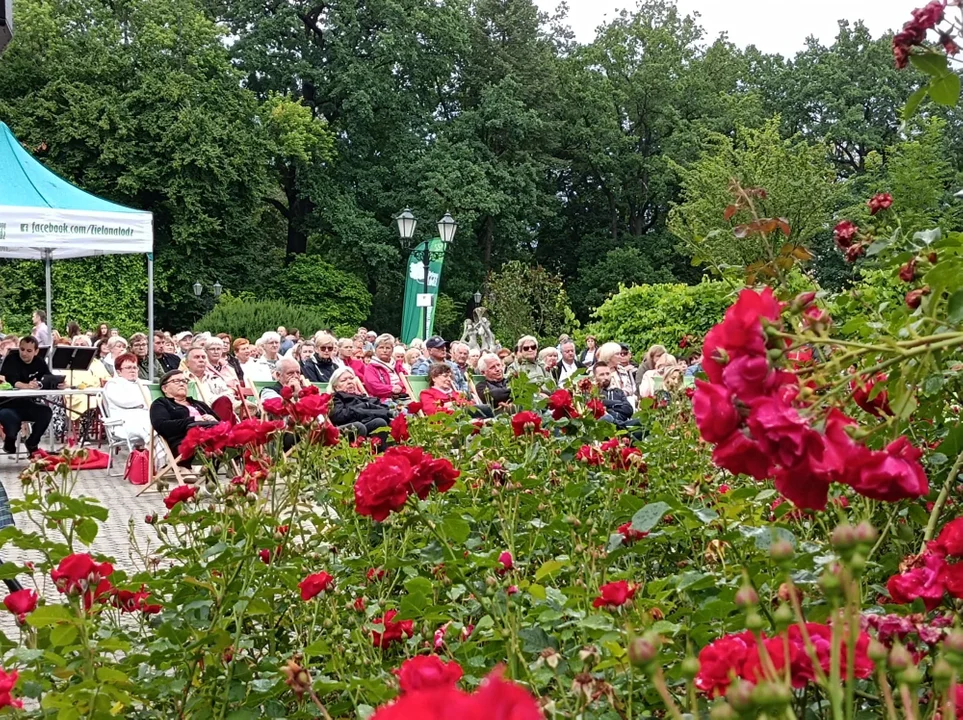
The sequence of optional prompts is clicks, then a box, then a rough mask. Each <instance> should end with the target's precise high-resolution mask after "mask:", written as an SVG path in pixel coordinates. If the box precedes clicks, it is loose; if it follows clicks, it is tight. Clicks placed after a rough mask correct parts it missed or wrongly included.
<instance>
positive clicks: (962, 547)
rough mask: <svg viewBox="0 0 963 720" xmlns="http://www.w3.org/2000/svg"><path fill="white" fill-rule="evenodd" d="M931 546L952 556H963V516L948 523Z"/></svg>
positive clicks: (932, 548)
mask: <svg viewBox="0 0 963 720" xmlns="http://www.w3.org/2000/svg"><path fill="white" fill-rule="evenodd" d="M930 546H931V550H934V551H937V552H940V553H942V554H943V555H947V556H949V557H951V558H963V517H958V518H956V520H951V521H950V522H948V523H946V525H944V526H943V529H942V530H940V534H939V535H938V536H937V538H936V540H934V541H933V542H932V543H930Z"/></svg>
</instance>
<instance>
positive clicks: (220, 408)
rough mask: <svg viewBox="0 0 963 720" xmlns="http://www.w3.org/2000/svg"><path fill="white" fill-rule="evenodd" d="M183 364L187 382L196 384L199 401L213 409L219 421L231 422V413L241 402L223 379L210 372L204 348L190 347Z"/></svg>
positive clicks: (235, 410)
mask: <svg viewBox="0 0 963 720" xmlns="http://www.w3.org/2000/svg"><path fill="white" fill-rule="evenodd" d="M218 342H220V341H218ZM184 364H185V365H186V366H187V369H186V370H185V371H183V372H184V373H185V375H186V376H187V379H188V381H189V382H193V383H197V394H198V395H199V396H200V399H201V400H203V401H204V402H206V403H207V404H208V405H209V406H210V407H212V408H214V414H215V415H216V416H217V417H219V418H220V419H221V420H227V421H228V422H230V421H231V420H233V413H235V412H237V410H238V409H239V408H240V406H241V400H240V398H239V397H238V396H237V393H235V392H234V391H233V390H232V389H231V388H230V387H229V386H228V384H227V383H226V382H224V380H223V378H221V377H220V376H219V375H217V374H216V373H214V372H213V371H212V370H211V368H210V366H209V364H208V361H207V350H206V348H204V347H197V346H195V347H192V348H191V349H190V352H188V353H187V358H186V359H185V360H184ZM222 398H223V399H222Z"/></svg>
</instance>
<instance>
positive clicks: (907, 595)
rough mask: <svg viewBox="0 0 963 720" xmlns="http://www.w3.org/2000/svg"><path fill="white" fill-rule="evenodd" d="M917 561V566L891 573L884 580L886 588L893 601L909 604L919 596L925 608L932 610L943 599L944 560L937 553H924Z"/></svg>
mask: <svg viewBox="0 0 963 720" xmlns="http://www.w3.org/2000/svg"><path fill="white" fill-rule="evenodd" d="M919 562H920V563H922V564H921V565H920V566H919V567H915V568H913V569H911V570H909V571H907V572H905V573H903V574H902V575H893V576H892V577H891V578H890V579H889V580H888V581H887V582H886V589H887V591H889V596H890V597H891V598H893V602H894V603H899V604H901V605H902V604H909V603H911V602H913V601H914V600H915V599H916V598H920V599H921V600H922V601H923V603H924V605H926V609H927V610H933V609H934V608H935V607H936V606H937V605H939V604H940V602H941V601H942V600H943V593H944V592H945V587H944V585H943V570H944V569H945V568H946V562H945V561H944V560H943V558H941V557H940V556H939V555H924V556H923V557H921V558H920V559H919Z"/></svg>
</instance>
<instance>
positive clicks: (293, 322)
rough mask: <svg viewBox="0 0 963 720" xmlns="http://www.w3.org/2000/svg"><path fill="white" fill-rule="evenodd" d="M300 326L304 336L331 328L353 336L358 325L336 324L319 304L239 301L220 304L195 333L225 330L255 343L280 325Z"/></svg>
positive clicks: (199, 324) (232, 335) (199, 321)
mask: <svg viewBox="0 0 963 720" xmlns="http://www.w3.org/2000/svg"><path fill="white" fill-rule="evenodd" d="M280 325H283V326H284V327H286V328H288V329H291V328H297V329H298V330H300V331H301V334H302V336H307V335H312V334H314V333H315V332H317V331H318V330H332V331H334V333H335V334H336V335H337V336H339V337H345V336H347V337H351V336H352V335H354V333H355V332H356V331H357V329H358V328H357V326H353V327H352V326H350V325H337V324H336V323H333V322H332V321H331V319H330V318H329V317H328V316H326V315H325V314H324V313H323V312H321V311H320V310H319V309H318V308H316V307H310V306H306V305H294V304H289V303H286V302H284V301H282V300H237V299H231V300H228V301H227V302H221V303H218V304H217V306H216V307H215V308H214V309H213V310H211V311H210V312H209V313H207V314H206V315H205V316H204V317H202V318H201V319H200V320H198V321H197V322H196V323H195V324H194V328H193V329H194V332H196V333H198V332H204V331H207V332H210V333H219V332H226V333H228V334H229V335H230V336H231V337H234V338H239V337H246V338H247V339H248V340H250V341H251V342H255V341H256V340H257V339H258V338H259V337H261V335H262V334H263V333H265V332H267V331H269V330H274V329H275V328H277V327H278V326H280Z"/></svg>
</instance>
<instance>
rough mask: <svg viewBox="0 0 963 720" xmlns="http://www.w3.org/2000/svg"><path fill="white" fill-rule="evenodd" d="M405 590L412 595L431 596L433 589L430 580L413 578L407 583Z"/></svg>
mask: <svg viewBox="0 0 963 720" xmlns="http://www.w3.org/2000/svg"><path fill="white" fill-rule="evenodd" d="M405 590H407V591H408V592H409V593H410V594H412V595H425V596H428V595H431V594H432V590H433V588H432V587H431V581H430V580H429V579H428V578H423V577H413V578H410V579H408V580H406V581H405Z"/></svg>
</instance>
